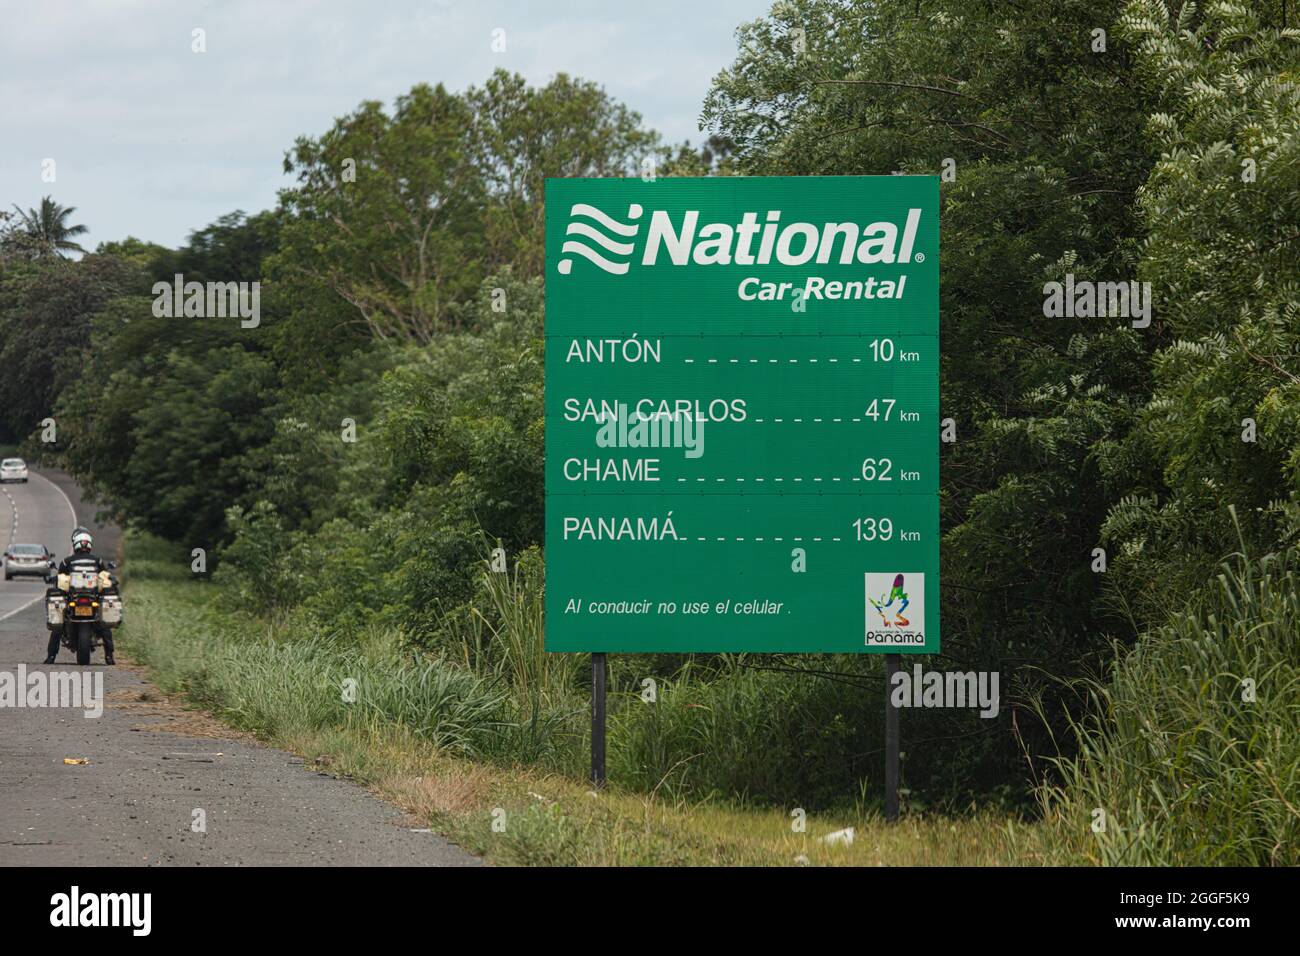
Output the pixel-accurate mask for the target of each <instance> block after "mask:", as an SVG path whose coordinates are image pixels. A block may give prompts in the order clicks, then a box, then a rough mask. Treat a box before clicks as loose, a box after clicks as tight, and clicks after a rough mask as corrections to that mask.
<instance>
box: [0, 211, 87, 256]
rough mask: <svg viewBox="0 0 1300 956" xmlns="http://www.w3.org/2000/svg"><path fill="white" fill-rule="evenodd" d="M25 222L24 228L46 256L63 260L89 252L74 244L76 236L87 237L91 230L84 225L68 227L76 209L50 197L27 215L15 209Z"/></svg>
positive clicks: (23, 223) (27, 212) (23, 222)
mask: <svg viewBox="0 0 1300 956" xmlns="http://www.w3.org/2000/svg"><path fill="white" fill-rule="evenodd" d="M14 209H15V211H17V213H18V216H19V218H20V220H21V222H22V228H23V230H24V231H25V232H26V233H27V235H28V236H29V237H30V238H31V239H32V240H33V241H34V242H35V243H36V246H37V248H38V249H40V250H41V251H42V253H43V254H45V255H54V256H62V255H63V254H64V253H65V252H85V251H86V250H85V249H83V248H81V246H79V245H77V243H75V242H73V241H72V238H73V237H74V236H83V235H85V234H86V233H87V232H88V231H89V230H88V229H87V228H86V227H85V226H82V225H76V226H73V225H70V224H69V223H68V220H69V218H71V216H72V214H73V213H74V212H76V211H77V207H76V206H60V205H59V204H58V203H56V202H55V201H54V200H53V199H51V198H50V197H49V196H46V197H45V198H43V199H42V200H41V204H40V206H39V207H38V208H36V209H28V210H27V211H26V212H23V210H22V209H20V208H19V207H18V206H14Z"/></svg>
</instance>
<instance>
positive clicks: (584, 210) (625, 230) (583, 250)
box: [557, 202, 642, 276]
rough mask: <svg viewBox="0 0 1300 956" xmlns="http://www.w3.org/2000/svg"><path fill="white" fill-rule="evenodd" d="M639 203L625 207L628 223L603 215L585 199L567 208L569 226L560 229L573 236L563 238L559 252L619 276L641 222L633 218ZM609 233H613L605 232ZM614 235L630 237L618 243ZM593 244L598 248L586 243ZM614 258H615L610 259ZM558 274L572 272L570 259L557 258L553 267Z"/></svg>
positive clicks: (635, 217)
mask: <svg viewBox="0 0 1300 956" xmlns="http://www.w3.org/2000/svg"><path fill="white" fill-rule="evenodd" d="M641 212H642V209H641V206H640V205H639V204H638V203H632V205H630V206H628V207H627V218H628V220H629V221H628V222H619V221H618V220H617V219H614V218H613V217H611V216H607V215H606V214H605V213H603V212H601V211H600V210H599V209H597V208H596V207H595V206H590V205H588V204H587V203H585V202H579V203H574V204H573V208H572V209H570V210H569V227H568V228H567V229H565V230H564V234H565V236H576V237H577V238H569V239H565V240H564V245H563V246H562V247H561V249H560V251H561V252H567V253H572V254H573V255H576V256H582V258H584V259H586V260H588V261H590V262H592V263H593V264H595V266H596V268H598V269H601V270H603V271H605V272H609V273H612V274H613V275H620V276H621V275H623V274H624V273H626V272H627V269H628V265H629V264H630V263H631V261H632V251H633V249H634V248H635V241H634V240H635V239H636V234H637V232H638V231H639V230H640V228H641V224H640V223H638V222H637V221H636V220H638V219H640V218H641ZM592 223H595V224H597V225H599V226H601V227H603V228H604V229H605V230H606V232H602V231H601V230H600V229H597V228H596V226H595V225H592ZM608 233H613V234H614V235H613V236H611V235H608ZM615 236H620V237H622V238H623V239H626V240H630V241H627V242H620V241H619V239H617V238H615ZM590 243H595V245H596V246H599V247H600V251H597V250H596V249H595V248H593V247H592V245H590ZM611 257H616V258H611ZM557 268H558V269H559V270H560V274H561V275H566V276H567V275H568V274H569V273H570V272H571V271H573V260H572V259H561V260H560V264H559V266H558V267H557Z"/></svg>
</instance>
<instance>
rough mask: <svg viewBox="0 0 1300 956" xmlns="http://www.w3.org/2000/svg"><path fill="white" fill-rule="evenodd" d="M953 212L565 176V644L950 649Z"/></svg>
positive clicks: (867, 195) (559, 347)
mask: <svg viewBox="0 0 1300 956" xmlns="http://www.w3.org/2000/svg"><path fill="white" fill-rule="evenodd" d="M938 201H939V186H938V179H937V178H936V177H930V176H844V177H775V178H738V177H737V178H730V177H718V178H707V179H659V180H657V181H655V182H643V181H641V180H637V179H551V180H548V181H547V184H546V647H547V649H548V650H551V651H600V652H617V651H656V652H677V651H701V652H704V651H754V652H763V651H767V652H772V651H790V652H796V651H797V652H826V653H830V652H851V651H862V652H879V653H899V652H915V653H935V652H937V651H938V650H939V217H938V208H939V203H938Z"/></svg>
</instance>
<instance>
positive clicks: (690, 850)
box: [120, 536, 1041, 866]
mask: <svg viewBox="0 0 1300 956" xmlns="http://www.w3.org/2000/svg"><path fill="white" fill-rule="evenodd" d="M126 550H127V554H128V557H129V562H128V564H127V565H126V580H125V587H126V594H127V605H128V608H129V615H128V623H127V625H126V627H125V628H124V629H123V632H122V635H121V644H120V646H121V647H122V648H123V650H124V652H125V653H126V654H128V655H129V656H130V657H131V658H133V659H134V660H136V661H138V662H140V663H143V664H145V665H146V666H147V667H148V669H149V671H150V674H151V677H152V678H153V679H154V680H155V681H156V682H157V683H158V684H159V686H160V687H162V688H163V689H164V690H167V691H170V692H176V693H181V694H183V695H185V696H186V697H187V698H188V699H189V700H191V701H192V702H194V703H195V704H197V705H198V706H200V707H203V708H204V709H206V710H209V711H211V712H212V713H213V714H215V715H216V716H217V717H218V718H220V719H222V720H223V721H225V722H227V723H229V724H231V725H233V726H236V727H239V728H241V729H244V730H249V731H252V732H253V733H255V734H256V735H257V736H258V737H259V738H261V739H262V740H265V741H266V742H267V743H270V744H272V745H274V746H277V747H281V748H284V749H286V750H289V751H292V752H294V753H297V754H299V755H301V756H303V757H305V758H307V759H308V760H309V761H311V762H312V764H313V766H314V767H315V768H317V769H326V770H328V771H329V772H332V773H337V774H339V775H343V776H347V777H349V778H351V779H354V780H356V781H358V782H360V783H362V784H364V785H366V786H368V787H369V788H370V789H372V790H373V791H374V792H375V793H376V794H378V795H379V796H381V797H383V798H384V799H386V800H389V801H391V802H393V803H394V804H396V805H398V806H399V807H401V808H403V809H404V810H406V811H408V812H409V813H410V814H411V815H412V816H413V818H414V819H415V820H417V821H419V822H418V823H417V824H415V825H427V826H430V827H432V828H433V829H436V830H438V831H439V832H442V833H446V834H447V835H449V836H450V837H452V838H453V839H455V840H456V841H458V842H459V843H461V844H462V845H464V846H466V847H468V848H470V849H472V850H474V851H475V852H478V853H481V854H483V855H484V856H485V857H486V858H487V859H488V860H490V861H492V862H496V863H504V864H527V865H606V864H611V865H640V864H651V865H655V864H674V865H717V864H726V865H794V864H799V863H805V862H806V863H808V864H811V865H856V866H876V865H998V864H1005V863H1015V862H1020V863H1034V862H1038V861H1040V860H1041V857H1039V856H1038V854H1037V853H1036V852H1035V851H1033V850H1032V849H1027V847H1032V846H1033V845H1035V844H1036V843H1037V842H1038V841H1037V839H1036V837H1035V833H1034V831H1035V830H1036V827H1035V826H1033V825H1029V824H1024V823H1020V822H1018V821H1015V820H1012V819H1009V818H1007V817H1005V816H1001V815H997V814H992V813H986V814H981V815H975V816H966V817H953V818H949V817H941V816H920V815H918V816H914V817H910V818H908V819H906V820H905V821H904V822H902V823H901V824H899V825H895V826H886V825H884V823H883V821H881V820H880V818H879V816H878V815H876V814H874V813H873V812H872V811H870V810H859V811H858V812H845V813H841V814H809V815H808V816H807V818H806V823H805V827H804V829H803V832H795V829H794V827H793V826H792V819H791V815H790V811H789V810H787V809H751V808H746V807H743V806H736V805H733V804H729V803H724V802H719V801H703V802H701V801H691V802H688V801H686V800H683V799H680V798H676V797H674V796H672V795H671V793H669V792H668V791H666V790H659V789H656V790H655V791H653V792H649V793H647V792H632V791H627V790H624V789H621V788H620V787H618V786H617V785H613V786H611V787H610V788H609V789H607V790H606V791H605V792H603V793H601V794H599V795H597V794H595V793H594V792H593V791H591V790H590V788H589V786H588V785H587V784H586V782H585V781H583V780H581V779H580V776H579V774H575V773H573V772H571V770H570V771H567V772H556V771H553V770H550V771H548V770H546V769H542V768H540V767H539V766H537V765H534V764H519V763H516V762H513V761H503V760H501V759H499V758H496V759H494V758H492V757H491V756H490V754H491V745H492V740H493V738H494V736H499V735H500V734H501V733H508V732H509V731H508V730H507V729H505V728H506V727H507V724H506V723H505V721H503V720H501V719H500V710H501V707H502V706H503V701H502V699H501V695H500V694H499V692H496V691H494V690H493V688H492V687H490V686H485V685H484V684H483V683H482V682H481V681H479V680H478V679H476V678H474V677H473V675H471V674H468V673H466V672H463V671H460V670H458V669H456V668H454V667H442V666H435V665H432V664H428V663H427V662H426V663H418V662H415V661H412V660H410V659H407V660H400V659H397V658H395V657H394V656H392V653H391V651H390V650H389V649H387V648H384V647H382V646H377V642H371V643H370V644H368V643H367V642H366V641H364V640H363V641H361V642H359V643H353V644H349V645H348V646H347V647H341V646H339V645H338V644H337V643H333V642H330V641H328V640H323V639H322V640H309V641H302V640H287V639H286V638H285V635H284V634H283V633H282V632H280V631H279V630H277V629H276V628H275V627H273V626H271V625H268V624H267V623H265V622H264V621H261V620H260V619H257V618H254V617H251V616H247V615H244V614H241V613H239V612H234V611H232V612H231V613H225V612H219V611H217V610H216V608H217V607H219V606H220V607H233V606H234V602H233V600H231V597H230V595H229V594H228V593H227V592H225V590H224V589H223V588H222V587H221V585H219V584H213V583H211V582H207V581H194V580H193V579H191V577H190V575H189V574H188V573H187V563H186V559H185V557H184V555H183V554H182V553H180V552H178V551H176V550H175V549H174V548H172V547H171V546H170V545H167V544H165V543H162V542H160V541H157V540H156V539H151V538H147V537H144V536H128V539H127V542H126ZM349 677H350V678H352V679H354V680H356V681H357V685H356V686H357V694H356V701H355V702H354V703H350V704H349V703H345V702H344V701H343V700H342V697H343V694H342V690H341V688H342V685H343V682H344V681H345V680H347V679H348V678H349ZM846 827H854V828H855V839H854V841H853V843H852V844H851V845H846V844H844V843H843V842H838V843H829V844H828V843H825V842H822V839H821V838H823V837H824V836H826V835H827V834H830V833H832V832H834V831H838V830H842V829H844V828H846Z"/></svg>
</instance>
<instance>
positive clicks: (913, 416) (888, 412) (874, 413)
mask: <svg viewBox="0 0 1300 956" xmlns="http://www.w3.org/2000/svg"><path fill="white" fill-rule="evenodd" d="M897 404H898V403H897V402H896V401H894V399H892V398H873V399H872V400H871V404H870V405H868V406H867V410H866V411H865V412H863V414H864V415H866V416H867V418H870V419H871V420H872V421H873V422H878V421H880V420H881V418H884V420H885V421H889V420H890V418H891V417H893V414H894V406H895V405H897ZM898 420H899V421H900V422H919V421H920V420H921V413H920V412H901V411H900V412H899V413H898Z"/></svg>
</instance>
